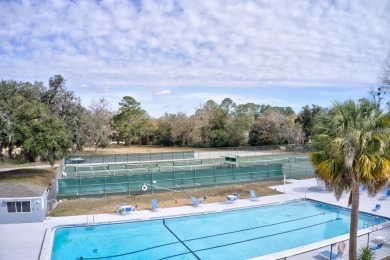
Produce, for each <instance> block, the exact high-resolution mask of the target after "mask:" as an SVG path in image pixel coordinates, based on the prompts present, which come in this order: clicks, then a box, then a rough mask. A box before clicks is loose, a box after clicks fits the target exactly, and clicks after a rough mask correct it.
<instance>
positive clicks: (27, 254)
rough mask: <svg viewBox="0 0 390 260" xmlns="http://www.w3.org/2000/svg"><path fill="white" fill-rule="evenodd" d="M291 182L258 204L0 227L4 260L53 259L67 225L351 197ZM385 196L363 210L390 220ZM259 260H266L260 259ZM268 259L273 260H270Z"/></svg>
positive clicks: (311, 182)
mask: <svg viewBox="0 0 390 260" xmlns="http://www.w3.org/2000/svg"><path fill="white" fill-rule="evenodd" d="M287 181H288V182H289V184H286V185H285V186H284V185H279V186H272V187H271V188H273V189H277V190H278V191H280V192H284V191H285V194H280V195H274V196H267V197H261V198H260V199H259V200H257V201H251V200H249V199H247V198H248V197H249V194H240V195H241V197H243V198H242V199H240V200H238V201H236V202H235V203H233V204H227V203H225V202H220V203H209V204H204V205H202V206H201V207H193V206H182V207H175V208H162V209H161V210H160V211H158V212H152V211H150V210H143V211H138V212H134V213H133V214H131V215H118V214H116V213H114V210H115V205H113V213H112V214H96V215H82V216H71V217H48V218H47V219H46V220H45V221H44V222H41V223H26V224H3V225H0V230H1V233H0V234H1V235H0V259H40V260H43V259H50V252H51V247H52V238H53V236H54V232H53V230H54V228H55V227H57V226H63V225H78V224H86V223H92V222H94V223H95V224H99V223H113V222H121V221H137V220H148V219H154V218H163V217H173V216H177V215H188V214H199V213H208V212H219V211H224V210H229V209H237V208H242V207H251V206H258V205H264V204H269V203H276V202H282V201H286V200H292V199H300V198H305V197H306V198H309V199H313V200H318V201H322V202H326V203H330V204H334V205H337V206H341V207H347V202H348V196H343V197H342V198H341V199H340V201H336V199H335V198H334V195H333V194H332V193H330V192H326V191H324V190H321V189H319V188H318V187H317V181H316V179H314V178H313V179H306V180H294V179H291V180H287ZM384 194H385V190H383V191H381V192H380V193H378V195H377V196H376V197H374V198H370V197H368V196H367V193H366V192H365V193H363V194H361V196H360V211H363V212H368V213H371V210H372V209H373V208H374V206H375V204H377V203H378V204H381V210H380V211H379V212H378V213H377V214H378V215H380V216H384V217H390V206H389V205H388V204H389V203H390V200H389V201H381V200H379V198H380V197H381V196H383V195H384ZM226 195H229V194H226ZM188 203H189V205H190V203H191V200H190V199H188ZM386 250H389V252H390V249H388V248H387V249H386ZM316 254H317V253H316ZM313 255H314V253H313ZM275 257H276V255H275ZM259 259H262V258H261V257H260V258H259ZM264 259H272V258H269V257H268V258H264ZM290 259H293V258H290ZM297 259H298V258H297ZM301 259H302V258H301ZM313 259H316V257H313ZM345 259H346V258H345Z"/></svg>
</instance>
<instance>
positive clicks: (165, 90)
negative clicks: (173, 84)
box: [154, 89, 172, 96]
mask: <svg viewBox="0 0 390 260" xmlns="http://www.w3.org/2000/svg"><path fill="white" fill-rule="evenodd" d="M171 93H172V91H170V90H169V89H164V90H161V91H159V92H156V93H154V95H155V96H167V95H170V94H171Z"/></svg>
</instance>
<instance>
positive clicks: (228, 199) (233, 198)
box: [226, 195, 236, 204]
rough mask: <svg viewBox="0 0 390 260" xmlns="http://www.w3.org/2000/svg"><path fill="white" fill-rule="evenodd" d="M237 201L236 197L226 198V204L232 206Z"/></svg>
mask: <svg viewBox="0 0 390 260" xmlns="http://www.w3.org/2000/svg"><path fill="white" fill-rule="evenodd" d="M235 200H236V197H235V196H233V195H229V196H227V197H226V203H229V204H232V203H234V201H235Z"/></svg>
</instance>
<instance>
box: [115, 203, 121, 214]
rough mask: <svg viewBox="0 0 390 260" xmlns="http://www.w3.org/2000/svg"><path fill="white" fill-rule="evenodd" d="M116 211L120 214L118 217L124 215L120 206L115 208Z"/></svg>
mask: <svg viewBox="0 0 390 260" xmlns="http://www.w3.org/2000/svg"><path fill="white" fill-rule="evenodd" d="M115 211H116V214H118V215H119V214H122V210H121V208H120V207H119V206H118V205H116V206H115Z"/></svg>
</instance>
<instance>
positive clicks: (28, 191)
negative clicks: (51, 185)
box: [0, 182, 46, 198]
mask: <svg viewBox="0 0 390 260" xmlns="http://www.w3.org/2000/svg"><path fill="white" fill-rule="evenodd" d="M45 191H46V188H45V187H42V186H37V185H33V184H29V183H15V182H13V183H0V198H26V197H42V195H43V194H44V193H45Z"/></svg>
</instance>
